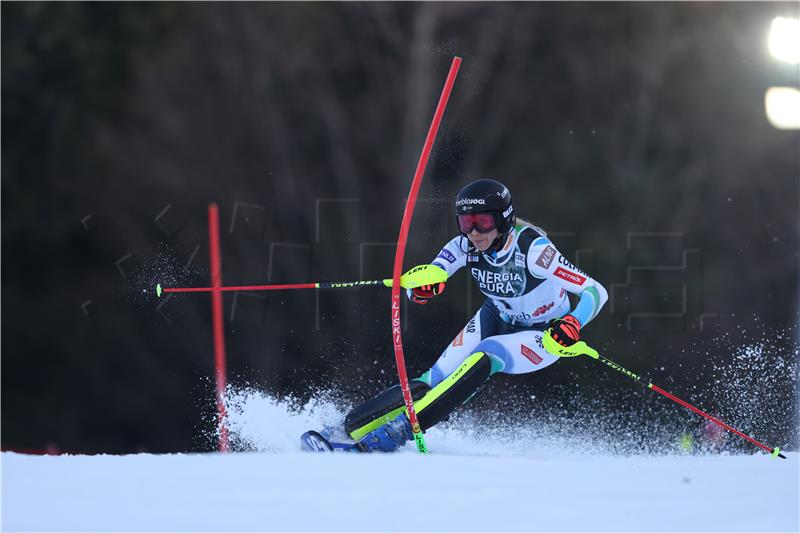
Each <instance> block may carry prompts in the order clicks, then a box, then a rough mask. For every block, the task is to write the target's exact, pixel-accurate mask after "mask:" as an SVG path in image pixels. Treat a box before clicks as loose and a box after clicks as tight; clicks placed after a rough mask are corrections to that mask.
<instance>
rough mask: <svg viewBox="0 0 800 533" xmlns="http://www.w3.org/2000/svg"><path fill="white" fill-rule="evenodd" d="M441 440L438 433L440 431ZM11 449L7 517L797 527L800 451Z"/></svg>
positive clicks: (578, 527) (34, 523)
mask: <svg viewBox="0 0 800 533" xmlns="http://www.w3.org/2000/svg"><path fill="white" fill-rule="evenodd" d="M431 444H433V443H431ZM406 448H408V450H407V451H405V452H401V453H397V454H393V455H378V454H373V455H367V454H363V455H362V454H346V453H338V454H312V453H302V452H288V453H287V452H284V453H264V452H248V453H232V454H225V455H223V454H205V455H145V454H142V455H128V456H102V455H101V456H59V457H55V456H52V457H51V456H28V455H20V454H15V453H3V454H2V488H3V498H2V511H3V515H2V529H3V531H42V530H44V531H275V530H278V531H309V530H312V531H411V530H415V531H416V530H419V531H798V529H799V528H800V522H799V517H798V515H799V514H800V509H799V507H800V503H799V502H800V494H798V484H799V483H800V478H799V476H798V459H800V457H798V454H797V453H796V452H793V453H789V454H788V459H787V460H780V459H773V458H770V457H769V456H768V455H762V454H758V455H749V456H705V457H697V456H685V457H678V456H672V457H670V456H664V457H627V458H625V457H597V456H581V455H575V454H573V453H563V454H559V453H557V452H556V453H554V454H553V455H552V456H551V457H547V458H538V457H533V456H516V455H514V456H503V455H495V456H491V455H469V454H457V453H448V454H445V453H431V454H429V455H427V456H423V455H420V454H417V453H415V452H413V450H411V449H410V447H408V446H407V447H406Z"/></svg>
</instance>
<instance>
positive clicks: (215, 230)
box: [208, 204, 228, 453]
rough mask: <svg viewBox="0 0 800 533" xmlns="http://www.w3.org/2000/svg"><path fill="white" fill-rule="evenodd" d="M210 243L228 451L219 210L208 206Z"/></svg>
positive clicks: (220, 407) (223, 445) (223, 438)
mask: <svg viewBox="0 0 800 533" xmlns="http://www.w3.org/2000/svg"><path fill="white" fill-rule="evenodd" d="M208 243H209V259H210V262H211V287H212V291H211V320H212V323H213V333H214V369H215V378H216V388H217V413H218V416H219V451H220V452H223V453H225V452H227V451H228V428H227V426H226V425H225V414H226V412H225V386H226V377H225V376H226V373H225V330H224V328H223V320H222V291H221V290H220V289H221V287H222V259H221V257H220V252H219V209H218V208H217V204H209V206H208Z"/></svg>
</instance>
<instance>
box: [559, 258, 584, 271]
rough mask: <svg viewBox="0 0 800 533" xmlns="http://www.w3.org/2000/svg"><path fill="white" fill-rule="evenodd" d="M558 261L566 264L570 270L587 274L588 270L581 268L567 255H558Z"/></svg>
mask: <svg viewBox="0 0 800 533" xmlns="http://www.w3.org/2000/svg"><path fill="white" fill-rule="evenodd" d="M558 262H559V263H561V264H562V265H564V266H565V267H567V268H569V269H570V270H574V271H575V272H577V273H579V274H583V275H586V272H584V271H583V270H581V269H580V268H578V267H576V266H575V265H573V264H572V263H570V262H569V260H568V259H567V258H566V257H564V256H563V255H561V256H559V257H558Z"/></svg>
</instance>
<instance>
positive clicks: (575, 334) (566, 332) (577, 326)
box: [550, 315, 581, 346]
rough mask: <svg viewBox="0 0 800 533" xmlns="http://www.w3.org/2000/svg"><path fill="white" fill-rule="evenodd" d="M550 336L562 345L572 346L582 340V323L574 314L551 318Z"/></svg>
mask: <svg viewBox="0 0 800 533" xmlns="http://www.w3.org/2000/svg"><path fill="white" fill-rule="evenodd" d="M550 336H551V337H553V340H554V341H556V342H557V343H558V344H560V345H561V346H572V345H573V344H575V343H576V342H578V341H579V340H581V323H580V322H579V321H578V319H577V318H575V317H574V316H572V315H564V316H562V317H561V318H556V319H555V320H551V321H550Z"/></svg>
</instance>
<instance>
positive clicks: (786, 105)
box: [764, 87, 800, 130]
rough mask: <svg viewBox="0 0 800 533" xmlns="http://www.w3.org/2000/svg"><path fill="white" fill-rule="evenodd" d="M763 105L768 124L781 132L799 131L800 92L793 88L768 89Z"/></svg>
mask: <svg viewBox="0 0 800 533" xmlns="http://www.w3.org/2000/svg"><path fill="white" fill-rule="evenodd" d="M764 103H765V104H766V106H767V118H768V119H769V122H770V124H772V125H773V126H775V127H776V128H778V129H781V130H797V129H800V91H798V90H797V89H795V88H793V87H770V88H769V89H767V94H766V96H765V97H764Z"/></svg>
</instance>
